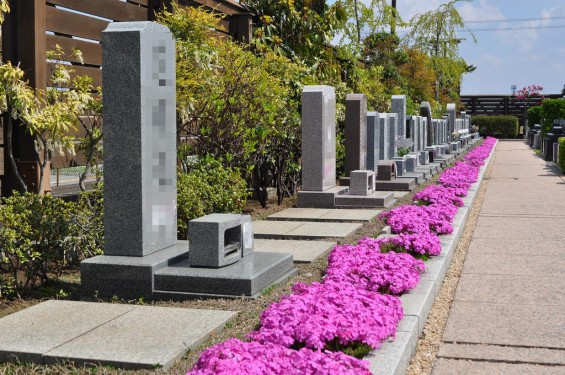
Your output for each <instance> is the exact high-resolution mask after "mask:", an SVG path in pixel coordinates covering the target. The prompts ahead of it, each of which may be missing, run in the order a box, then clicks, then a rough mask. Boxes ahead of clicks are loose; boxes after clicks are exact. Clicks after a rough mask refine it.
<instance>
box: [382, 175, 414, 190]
mask: <svg viewBox="0 0 565 375" xmlns="http://www.w3.org/2000/svg"><path fill="white" fill-rule="evenodd" d="M414 188H416V180H415V179H413V178H401V177H399V178H397V179H395V180H392V181H379V180H377V181H376V183H375V190H380V191H383V190H386V191H391V190H393V191H395V190H401V191H412V190H414Z"/></svg>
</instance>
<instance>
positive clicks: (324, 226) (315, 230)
mask: <svg viewBox="0 0 565 375" xmlns="http://www.w3.org/2000/svg"><path fill="white" fill-rule="evenodd" d="M362 226H363V224H357V223H333V222H332V223H328V222H326V223H324V222H306V221H283V220H280V221H274V220H257V221H254V222H253V234H254V236H255V238H256V239H280V240H288V239H299V240H315V239H324V238H345V237H347V236H348V235H350V234H352V233H354V232H355V231H356V230H357V229H359V228H361V227H362Z"/></svg>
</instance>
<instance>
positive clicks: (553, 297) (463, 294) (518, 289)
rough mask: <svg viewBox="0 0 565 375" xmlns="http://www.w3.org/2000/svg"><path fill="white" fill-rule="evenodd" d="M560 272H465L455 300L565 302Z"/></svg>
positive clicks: (550, 303) (526, 302) (563, 303)
mask: <svg viewBox="0 0 565 375" xmlns="http://www.w3.org/2000/svg"><path fill="white" fill-rule="evenodd" d="M561 280H562V277H560V276H557V275H551V274H550V273H548V274H547V276H537V277H535V278H532V277H531V276H516V275H487V274H483V273H480V274H469V273H463V274H462V275H461V278H460V280H459V286H458V288H457V292H456V293H455V301H463V302H486V303H489V302H490V303H501V304H503V303H509V304H512V303H516V302H517V301H519V303H520V304H525V305H526V304H540V305H557V306H558V305H562V306H565V291H564V290H563V288H562V286H561V285H560V283H561ZM564 358H565V356H564Z"/></svg>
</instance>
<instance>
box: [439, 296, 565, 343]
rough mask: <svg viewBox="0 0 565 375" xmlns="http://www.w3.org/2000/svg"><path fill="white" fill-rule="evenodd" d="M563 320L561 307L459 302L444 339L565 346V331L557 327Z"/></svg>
mask: <svg viewBox="0 0 565 375" xmlns="http://www.w3.org/2000/svg"><path fill="white" fill-rule="evenodd" d="M517 302H519V301H517ZM563 321H565V311H564V310H563V308H562V307H561V306H552V305H521V304H492V303H478V302H461V301H458V302H456V303H454V304H453V305H452V306H451V312H450V313H449V319H448V321H447V325H446V327H445V332H444V334H443V341H444V342H458V343H477V344H481V343H482V344H495V345H514V346H531V347H546V348H560V349H565V330H563V329H559V328H558V326H556V322H563Z"/></svg>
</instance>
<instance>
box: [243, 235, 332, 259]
mask: <svg viewBox="0 0 565 375" xmlns="http://www.w3.org/2000/svg"><path fill="white" fill-rule="evenodd" d="M254 244H255V251H261V252H273V253H275V252H276V253H291V254H292V256H293V259H294V263H312V262H313V261H315V260H316V259H318V258H320V257H322V256H324V255H326V254H327V253H329V251H330V250H331V249H332V248H333V247H334V246H335V245H337V242H331V241H300V240H262V239H256V240H255V243H254Z"/></svg>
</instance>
